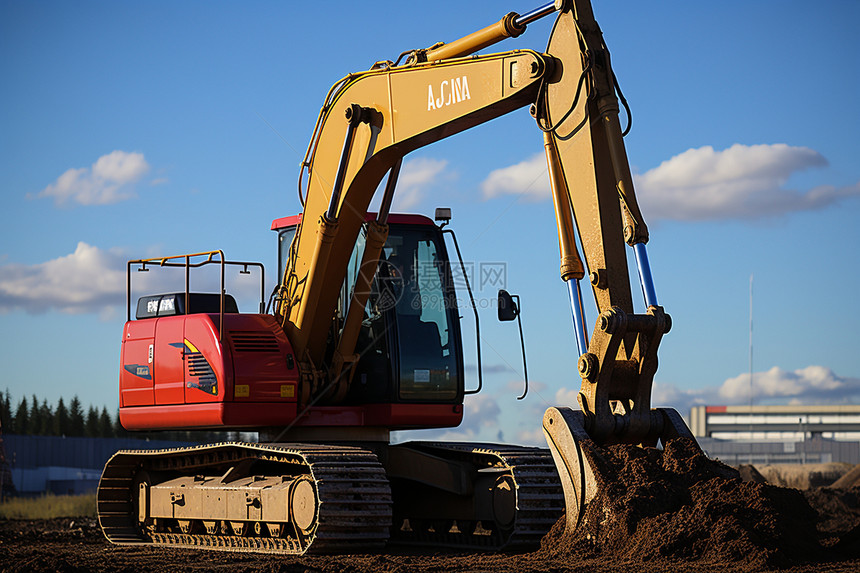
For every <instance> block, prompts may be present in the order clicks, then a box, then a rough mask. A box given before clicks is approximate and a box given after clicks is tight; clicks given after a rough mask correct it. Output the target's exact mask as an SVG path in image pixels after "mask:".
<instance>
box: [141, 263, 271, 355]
mask: <svg viewBox="0 0 860 573" xmlns="http://www.w3.org/2000/svg"><path fill="white" fill-rule="evenodd" d="M200 257H206V258H205V259H203V260H200V261H196V262H192V259H196V258H200ZM180 259H181V260H182V262H174V261H178V260H180ZM213 264H217V265H220V267H221V284H220V288H219V293H220V298H221V301H220V312H219V323H218V339H219V340H221V337H222V336H223V331H224V300H225V296H226V294H227V292H226V290H225V288H224V286H225V275H226V273H225V270H226V267H227V266H228V265H229V266H240V267H242V270H241V271H239V274H251V271H249V270H248V267H257V268H259V269H260V304H259V309H260V313H261V314H262V313H263V312H264V311H265V297H266V294H265V284H266V270H265V267H263V264H262V263H256V262H240V261H228V260H226V259H225V258H224V251H221V250H217V251H206V252H202V253H192V254H188V255H174V256H170V257H155V258H152V259H137V260H133V261H128V266H127V268H126V320H129V321H130V320H131V275H132V272H131V269H132V267H133V266H134V265H140V266H139V267H138V269H137V270H138V272H149V269H148V268H146V267H147V265H149V266H151V267H173V268H184V269H185V313H186V314H188V313H189V311H190V310H191V269H193V268H200V267H204V266H206V265H213Z"/></svg>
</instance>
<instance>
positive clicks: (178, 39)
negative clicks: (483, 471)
mask: <svg viewBox="0 0 860 573" xmlns="http://www.w3.org/2000/svg"><path fill="white" fill-rule="evenodd" d="M539 3H540V2H539V1H537V2H535V4H534V5H532V4H517V3H514V4H509V3H500V2H453V1H446V0H439V1H437V2H434V3H432V5H428V6H419V5H411V4H406V3H402V2H377V3H374V4H373V5H372V7H368V8H367V9H364V10H357V9H355V4H354V3H345V2H328V3H319V4H314V3H303V4H298V3H283V2H243V3H239V2H182V3H175V2H137V3H131V2H75V3H68V2H40V3H32V2H17V1H13V2H9V1H3V2H0V192H2V196H3V209H2V210H0V237H2V242H0V325H2V329H0V336H2V338H0V364H2V369H0V372H2V376H0V387H2V388H4V389H5V388H8V389H9V390H10V392H11V393H12V396H13V398H14V399H15V400H16V401H17V400H18V399H19V398H20V397H21V396H22V395H24V394H26V395H28V396H29V395H30V394H32V393H35V394H36V395H38V396H39V397H40V398H42V397H45V398H47V399H48V400H49V401H54V402H55V401H56V399H58V398H59V397H61V396H62V397H65V398H66V399H67V400H68V399H70V398H71V397H72V396H73V395H75V394H77V395H78V396H79V397H80V398H81V400H82V402H83V403H84V404H85V405H86V404H90V403H92V404H94V405H98V406H100V405H106V406H108V407H109V408H114V407H116V404H117V378H118V364H119V346H120V334H121V331H122V324H123V321H124V316H125V275H124V272H125V261H126V260H128V259H130V258H140V257H147V256H156V255H166V254H181V253H185V252H196V251H203V250H212V249H218V248H220V249H223V250H224V251H225V252H226V254H227V256H228V257H229V258H231V259H238V260H259V261H261V262H263V263H265V264H266V265H267V269H268V270H269V276H270V277H274V274H275V273H274V269H275V249H276V245H275V235H274V233H272V232H271V231H269V230H268V229H269V225H270V223H271V220H272V219H274V218H276V217H281V216H285V215H289V214H294V213H296V212H298V211H299V210H300V206H299V203H298V200H297V198H296V180H297V176H298V166H299V163H300V161H301V159H302V156H303V155H304V150H305V147H306V145H307V140H308V138H309V137H310V136H311V131H312V129H313V125H314V121H315V120H316V115H317V112H318V110H319V107H320V105H321V104H322V101H323V98H324V97H325V94H326V92H327V91H328V89H329V87H330V86H331V84H333V83H334V82H335V81H337V80H338V79H340V78H341V77H342V76H344V75H346V74H347V73H349V72H352V71H360V70H364V69H367V68H369V67H370V65H371V64H373V63H374V62H375V61H378V60H384V59H396V57H397V56H398V54H400V53H401V52H402V51H404V50H407V49H412V48H419V47H427V46H430V45H432V44H433V43H435V42H437V41H440V40H441V41H451V40H454V39H456V38H458V37H460V36H463V35H465V34H467V33H469V32H471V31H473V30H475V29H478V28H481V27H483V26H485V25H487V24H490V23H492V22H495V21H496V20H498V19H499V18H500V17H501V16H502V15H504V14H505V13H507V12H508V11H518V12H521V13H522V12H526V11H528V10H529V9H531V8H534V7H536V6H537V4H539ZM594 10H595V14H596V16H597V19H598V21H599V23H600V25H601V28H602V29H603V32H604V36H605V38H606V42H607V45H608V46H609V49H610V50H611V52H612V55H613V64H614V69H615V72H616V75H617V76H618V79H619V82H620V84H621V87H622V89H623V91H624V93H625V95H626V96H627V99H628V100H629V102H630V105H631V107H632V110H633V129H632V131H631V133H630V135H629V136H628V137H627V138H626V144H627V150H628V155H629V158H630V163H631V167H632V168H633V171H634V173H635V177H636V188H637V194H638V195H639V200H640V203H641V205H642V208H643V211H644V215H645V217H646V219H647V220H648V222H649V226H650V227H651V243H650V245H649V254H650V257H651V263H652V268H653V272H654V275H655V282H656V286H657V293H658V296H659V299H660V302H661V304H663V305H664V306H665V308H666V310H667V312H669V313H670V314H671V315H672V317H673V323H674V327H673V330H672V332H671V333H670V334H669V335H667V337H666V338H665V339H664V342H663V344H662V346H661V354H660V368H659V370H658V373H657V376H656V387H655V391H654V402H655V404H656V405H672V406H675V407H678V408H679V409H680V410H681V411H682V413H683V414H685V415H686V414H687V411H688V409H689V406H690V405H692V404H694V403H709V404H711V403H747V402H748V400H749V395H748V391H749V390H748V389H749V378H748V375H747V374H746V373H747V370H748V328H749V281H750V275H751V274H754V276H755V280H754V344H755V353H754V370H755V372H756V375H755V376H754V380H753V381H754V388H755V390H754V393H755V396H754V400H755V401H756V402H757V403H773V402H778V401H783V402H785V401H790V400H801V401H805V402H823V403H826V402H843V401H853V402H858V401H860V360H858V359H857V356H856V355H855V354H854V352H856V349H855V347H856V346H857V343H858V341H860V337H858V334H857V330H856V328H855V327H854V325H853V316H854V314H855V313H854V299H855V297H856V294H857V292H858V291H860V270H858V262H860V257H858V255H857V253H856V249H855V246H854V243H855V242H856V220H857V218H858V215H860V162H858V144H857V134H858V133H860V110H858V106H857V101H858V99H860V98H858V93H860V89H858V88H860V78H858V74H857V72H856V70H858V69H860V40H858V39H857V36H856V31H855V29H854V26H855V24H856V22H857V21H860V4H858V3H856V2H853V1H847V0H846V1H825V2H820V3H817V4H816V5H814V6H812V7H811V5H810V4H809V3H801V2H786V1H761V2H753V3H749V2H739V1H728V2H721V3H698V2H696V3H690V2H658V3H655V2H650V3H645V2H634V1H620V0H619V1H602V2H601V1H596V0H595V1H594ZM548 20H549V19H547V20H545V21H543V22H539V23H536V24H533V25H532V26H530V27H529V30H528V31H527V32H526V33H525V34H524V35H523V36H521V37H520V38H517V39H515V40H508V41H506V42H505V43H502V44H499V45H497V46H496V47H494V48H493V49H492V51H502V50H509V49H517V48H533V49H537V50H543V49H544V47H545V46H546V40H547V37H548V33H549V28H550V24H551V23H550V22H549V21H548ZM541 151H542V145H541V136H540V132H539V131H538V130H537V129H536V128H535V126H534V123H533V121H532V119H531V118H530V117H529V115H528V113H527V111H526V110H521V111H519V112H516V113H513V114H511V115H509V116H507V117H505V118H500V119H498V120H495V121H493V122H491V123H490V124H488V125H486V126H482V127H480V128H476V129H473V130H470V131H469V132H466V133H463V134H460V135H458V136H455V137H453V138H451V139H449V140H446V141H443V142H440V143H438V144H436V145H434V146H431V147H428V148H424V149H421V150H418V151H416V152H414V153H413V154H411V155H410V156H409V158H408V161H407V163H406V164H405V166H404V174H403V176H402V179H401V189H400V191H399V196H398V203H399V206H400V207H401V208H403V209H406V210H409V211H413V212H419V213H425V214H431V215H432V212H433V209H434V208H435V207H436V206H450V207H452V208H453V211H454V219H453V227H454V229H455V230H456V231H457V233H458V236H459V240H460V245H461V248H462V249H463V250H464V257H465V258H466V259H467V260H469V261H471V262H474V263H475V264H476V265H480V264H481V263H499V262H502V263H505V265H506V283H507V287H508V290H510V291H511V292H515V293H518V294H520V296H521V297H522V302H523V312H524V314H523V326H524V330H525V336H526V345H527V349H528V351H529V355H528V362H529V366H530V369H529V377H530V379H531V380H532V390H531V392H530V394H529V397H528V398H527V399H526V400H524V401H522V402H517V400H516V396H518V395H519V392H520V390H521V384H522V382H521V378H522V376H521V373H520V372H519V369H520V365H521V358H520V355H519V341H518V338H517V333H516V327H514V326H512V325H510V324H504V325H499V324H496V323H495V321H494V312H493V310H492V309H487V310H485V311H483V312H482V319H483V322H482V335H483V338H484V340H483V342H484V356H485V367H486V377H485V378H486V380H485V383H486V385H485V388H486V389H485V391H484V392H483V393H482V394H480V395H479V396H477V397H474V398H470V399H469V400H468V401H467V419H466V421H465V422H464V424H463V426H462V427H461V428H458V429H457V430H455V431H453V432H447V433H446V435H448V436H449V437H457V438H469V439H497V438H503V439H505V440H507V441H518V442H523V443H540V442H541V441H542V438H540V437H539V429H540V419H541V415H542V412H543V410H544V409H545V408H546V407H547V406H549V405H556V404H562V403H568V402H569V401H570V400H571V397H572V396H573V395H575V392H576V390H577V388H578V387H579V380H578V378H577V376H575V361H576V350H575V345H574V340H573V337H572V331H571V324H570V316H569V311H568V303H567V299H566V296H567V295H566V291H565V288H564V285H563V283H562V282H561V281H560V280H559V278H558V250H557V241H556V238H555V229H554V217H553V212H552V204H551V201H550V200H549V198H548V194H547V192H546V188H545V184H544V183H543V179H542V177H545V175H543V173H544V171H545V166H544V165H543V158H542V156H540V155H538V154H540V153H541ZM536 157H537V159H536ZM636 292H638V287H636ZM477 294H478V298H479V304H484V305H485V306H486V302H487V301H489V300H490V299H491V298H492V297H493V296H494V295H495V288H489V287H486V288H483V289H480V290H479V292H478V293H477ZM589 298H590V297H589ZM248 310H250V309H248ZM465 310H466V309H464V313H463V314H464V315H465V316H466V317H467V318H464V328H465V330H466V331H467V332H466V334H465V336H464V340H465V341H466V349H467V363H469V364H471V365H472V367H473V368H474V357H473V355H474V351H473V346H474V345H473V343H472V340H473V338H471V337H473V334H472V333H471V329H472V327H471V325H470V319H469V318H468V316H469V314H466V313H465ZM594 319H595V313H594V311H593V310H591V311H590V312H589V316H588V323H589V325H590V324H592V323H593V321H594ZM472 373H473V371H472ZM474 380H475V377H474V375H471V376H470V379H469V382H468V383H469V385H470V386H471V385H473V384H474Z"/></svg>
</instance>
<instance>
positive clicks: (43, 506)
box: [0, 493, 96, 519]
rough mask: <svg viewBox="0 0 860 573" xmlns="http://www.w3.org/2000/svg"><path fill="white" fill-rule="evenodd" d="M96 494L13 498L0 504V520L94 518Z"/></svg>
mask: <svg viewBox="0 0 860 573" xmlns="http://www.w3.org/2000/svg"><path fill="white" fill-rule="evenodd" d="M95 516H96V494H95V493H88V494H83V495H53V494H50V493H49V494H46V495H43V496H41V497H15V498H11V499H9V500H7V501H4V502H3V503H0V519H53V518H56V517H95Z"/></svg>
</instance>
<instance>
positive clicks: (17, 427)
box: [12, 396, 30, 436]
mask: <svg viewBox="0 0 860 573" xmlns="http://www.w3.org/2000/svg"><path fill="white" fill-rule="evenodd" d="M12 427H13V431H14V432H15V433H16V434H19V435H22V436H25V435H27V434H28V433H29V432H30V412H29V410H28V409H27V397H26V396H25V397H23V398H21V403H20V404H18V409H17V410H16V411H15V421H14V422H13V424H12Z"/></svg>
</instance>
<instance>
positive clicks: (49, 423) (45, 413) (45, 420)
mask: <svg viewBox="0 0 860 573" xmlns="http://www.w3.org/2000/svg"><path fill="white" fill-rule="evenodd" d="M37 432H38V433H39V435H40V436H50V435H53V432H54V411H53V410H52V409H51V407H50V406H49V405H48V401H47V400H46V399H44V398H42V405H41V406H39V427H38V428H37Z"/></svg>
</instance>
